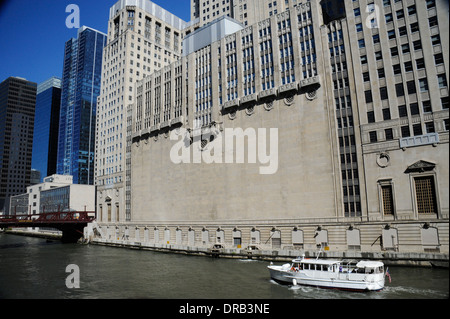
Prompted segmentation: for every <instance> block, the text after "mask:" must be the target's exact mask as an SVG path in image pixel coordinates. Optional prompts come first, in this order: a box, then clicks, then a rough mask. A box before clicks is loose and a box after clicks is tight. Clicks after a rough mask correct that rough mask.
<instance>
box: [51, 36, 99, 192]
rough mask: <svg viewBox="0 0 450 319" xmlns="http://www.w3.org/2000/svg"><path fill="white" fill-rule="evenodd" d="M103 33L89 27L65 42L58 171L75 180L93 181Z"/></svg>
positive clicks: (81, 182)
mask: <svg viewBox="0 0 450 319" xmlns="http://www.w3.org/2000/svg"><path fill="white" fill-rule="evenodd" d="M105 44H106V34H104V33H101V32H99V31H96V30H94V29H91V28H88V27H81V28H80V29H79V30H78V38H77V39H70V40H69V41H67V42H66V45H65V51H64V68H63V78H62V87H61V89H62V92H61V110H60V119H59V138H58V160H57V169H56V171H57V173H58V174H65V175H72V176H73V182H74V184H90V185H92V184H93V183H94V151H95V124H96V114H97V97H98V95H99V94H100V85H101V70H102V53H103V47H104V46H105Z"/></svg>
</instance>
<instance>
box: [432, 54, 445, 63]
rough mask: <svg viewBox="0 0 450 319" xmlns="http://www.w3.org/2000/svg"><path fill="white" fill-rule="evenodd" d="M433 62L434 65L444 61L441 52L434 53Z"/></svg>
mask: <svg viewBox="0 0 450 319" xmlns="http://www.w3.org/2000/svg"><path fill="white" fill-rule="evenodd" d="M434 63H435V64H436V65H438V64H442V63H444V57H443V56H442V53H438V54H435V55H434Z"/></svg>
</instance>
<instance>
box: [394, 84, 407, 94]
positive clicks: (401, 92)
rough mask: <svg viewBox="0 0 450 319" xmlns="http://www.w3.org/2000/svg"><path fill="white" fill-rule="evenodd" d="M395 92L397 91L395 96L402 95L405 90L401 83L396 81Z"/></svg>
mask: <svg viewBox="0 0 450 319" xmlns="http://www.w3.org/2000/svg"><path fill="white" fill-rule="evenodd" d="M395 92H396V93H397V96H404V95H405V90H404V88H403V83H397V84H396V85H395Z"/></svg>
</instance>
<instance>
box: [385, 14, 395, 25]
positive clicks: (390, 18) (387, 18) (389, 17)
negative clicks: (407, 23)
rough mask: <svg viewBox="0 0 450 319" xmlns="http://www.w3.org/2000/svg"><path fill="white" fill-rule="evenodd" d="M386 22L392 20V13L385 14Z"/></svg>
mask: <svg viewBox="0 0 450 319" xmlns="http://www.w3.org/2000/svg"><path fill="white" fill-rule="evenodd" d="M385 18H386V23H389V22H392V20H393V19H392V13H388V14H386V15H385Z"/></svg>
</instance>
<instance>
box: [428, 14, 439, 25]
mask: <svg viewBox="0 0 450 319" xmlns="http://www.w3.org/2000/svg"><path fill="white" fill-rule="evenodd" d="M428 23H429V25H430V28H432V27H435V26H437V25H438V21H437V16H433V17H430V18H428Z"/></svg>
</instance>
